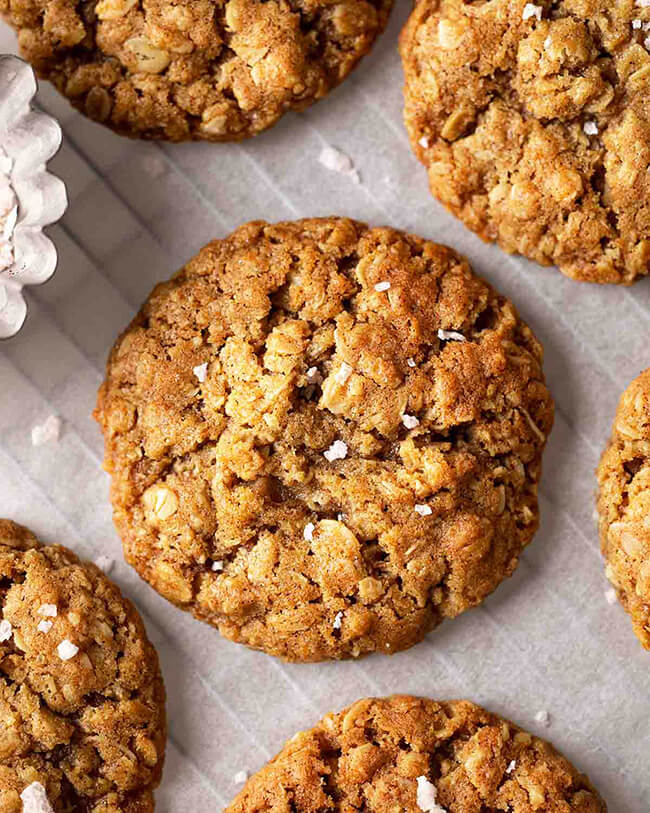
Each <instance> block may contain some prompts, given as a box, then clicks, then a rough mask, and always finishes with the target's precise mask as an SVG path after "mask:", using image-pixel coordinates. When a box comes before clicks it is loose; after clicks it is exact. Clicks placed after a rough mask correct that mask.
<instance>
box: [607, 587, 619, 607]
mask: <svg viewBox="0 0 650 813" xmlns="http://www.w3.org/2000/svg"><path fill="white" fill-rule="evenodd" d="M605 601H606V602H607V603H608V604H616V602H617V601H618V598H617V596H616V590H614V589H613V588H612V589H611V590H605Z"/></svg>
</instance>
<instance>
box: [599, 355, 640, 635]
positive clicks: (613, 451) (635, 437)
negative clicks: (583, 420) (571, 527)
mask: <svg viewBox="0 0 650 813" xmlns="http://www.w3.org/2000/svg"><path fill="white" fill-rule="evenodd" d="M598 484H599V486H600V495H599V499H598V512H599V517H600V539H601V546H602V551H603V554H604V556H605V559H606V560H607V569H606V573H607V578H608V579H609V580H610V581H611V582H612V584H613V585H614V586H615V587H616V590H617V593H618V596H619V598H620V600H621V602H622V604H623V606H624V607H625V609H626V610H627V611H628V613H629V614H630V616H631V617H632V623H633V624H634V631H635V633H636V634H637V636H638V638H639V640H640V641H641V643H642V644H643V646H644V647H645V648H646V649H650V369H648V370H646V371H645V372H644V373H641V375H640V376H639V377H638V378H635V379H634V381H633V382H632V383H631V384H630V386H629V387H628V388H627V389H626V390H625V392H624V393H623V395H622V396H621V400H620V403H619V405H618V411H617V413H616V419H615V421H614V428H613V431H612V438H611V441H610V444H609V447H608V448H607V449H606V450H605V453H604V454H603V456H602V459H601V461H600V466H599V469H598Z"/></svg>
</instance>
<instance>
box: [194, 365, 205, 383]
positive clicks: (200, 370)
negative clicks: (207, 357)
mask: <svg viewBox="0 0 650 813" xmlns="http://www.w3.org/2000/svg"><path fill="white" fill-rule="evenodd" d="M192 372H193V373H194V375H195V376H196V378H197V380H198V381H199V383H200V384H203V382H204V381H205V379H206V376H207V374H208V362H207V361H206V362H205V363H204V364H198V365H197V366H196V367H194V368H193V369H192Z"/></svg>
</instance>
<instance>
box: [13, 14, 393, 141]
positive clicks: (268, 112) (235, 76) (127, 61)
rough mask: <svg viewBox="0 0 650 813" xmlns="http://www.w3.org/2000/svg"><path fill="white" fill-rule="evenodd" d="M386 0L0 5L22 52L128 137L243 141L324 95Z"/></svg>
mask: <svg viewBox="0 0 650 813" xmlns="http://www.w3.org/2000/svg"><path fill="white" fill-rule="evenodd" d="M391 3H392V0H340V1H339V2H336V0H334V1H332V0H290V1H288V0H266V1H265V2H264V0H174V1H173V2H169V0H99V2H84V3H78V2H76V0H0V13H1V14H3V15H4V16H5V18H6V19H7V20H8V21H9V22H10V23H11V24H12V25H13V26H14V27H15V28H16V29H17V31H18V40H19V44H20V48H21V52H22V54H23V56H24V57H25V58H26V59H28V60H29V61H30V62H31V63H32V65H33V66H34V67H35V68H36V70H37V71H38V73H39V75H40V76H41V77H43V78H45V79H49V80H50V81H51V82H53V83H54V85H55V86H56V87H57V89H58V90H59V91H60V92H61V93H63V94H64V95H65V96H66V97H67V98H68V99H69V100H70V101H71V102H72V103H73V104H74V105H75V107H77V108H78V109H80V110H81V111H82V112H84V113H85V114H86V115H88V116H89V117H90V118H92V119H94V120H96V121H99V122H101V123H103V124H106V125H108V126H109V127H112V128H113V129H114V130H116V131H118V132H120V133H122V134H123V135H128V136H135V137H140V138H154V139H167V140H170V141H184V140H188V139H205V140H210V141H229V140H237V139H241V138H246V137H248V136H251V135H255V134H256V133H259V132H261V131H262V130H265V129H266V128H267V127H270V126H271V125H272V124H274V123H275V122H276V121H277V120H278V119H279V118H280V117H281V116H282V115H283V113H285V112H286V111H288V110H303V109H304V108H306V107H307V106H308V105H310V104H311V103H312V102H314V101H316V100H317V99H320V98H322V97H324V96H325V95H326V94H327V93H328V92H329V91H330V90H331V89H332V88H333V87H335V86H336V85H338V84H339V82H341V81H342V80H343V79H344V78H345V77H346V76H347V74H348V73H349V72H350V71H351V70H352V69H353V68H354V66H355V65H356V64H357V62H358V61H359V59H360V58H361V57H362V56H363V55H364V54H366V53H367V52H368V50H369V49H370V47H371V45H372V43H373V42H374V40H375V38H376V37H377V36H378V34H379V33H380V32H381V31H382V29H383V28H384V25H385V23H386V20H387V18H388V13H389V11H390V7H391Z"/></svg>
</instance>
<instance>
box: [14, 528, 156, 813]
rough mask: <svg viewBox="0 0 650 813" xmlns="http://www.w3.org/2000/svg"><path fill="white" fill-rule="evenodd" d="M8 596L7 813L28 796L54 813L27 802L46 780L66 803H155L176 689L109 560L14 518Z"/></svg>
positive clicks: (59, 802) (140, 806)
mask: <svg viewBox="0 0 650 813" xmlns="http://www.w3.org/2000/svg"><path fill="white" fill-rule="evenodd" d="M0 601H1V602H2V622H1V623H0V811H2V813H21V811H22V810H23V801H25V807H24V810H32V811H34V813H36V811H38V812H39V813H44V811H45V810H47V808H45V807H38V806H32V807H29V806H28V801H27V800H28V799H29V798H30V796H31V798H32V799H36V798H38V794H39V793H43V790H42V789H43V788H44V793H46V794H47V799H49V804H50V806H51V808H53V809H54V810H55V811H64V810H65V811H81V810H84V811H89V813H90V811H96V813H99V811H101V813H118V811H119V813H146V812H147V811H152V810H153V809H154V803H153V794H152V790H153V788H154V787H155V786H156V785H157V784H158V782H159V781H160V775H161V771H162V763H163V757H164V751H165V710H164V689H163V683H162V679H161V677H160V671H159V668H158V659H157V657H156V653H155V651H154V649H153V647H152V646H151V644H150V643H149V641H148V640H147V637H146V633H145V630H144V627H143V625H142V621H141V620H140V617H139V616H138V614H137V612H136V611H135V609H134V607H133V605H132V604H131V603H130V602H129V601H127V600H126V599H125V598H123V596H122V595H121V594H120V591H119V590H118V588H117V587H115V585H114V584H112V583H111V582H110V581H109V580H108V579H107V578H106V577H105V576H104V574H103V573H102V572H101V571H100V570H99V569H98V568H97V567H95V566H94V565H92V564H89V563H86V562H80V561H79V559H77V557H76V556H75V555H74V554H73V553H71V552H70V551H69V550H67V549H66V548H63V547H60V546H58V545H48V546H41V545H40V544H39V543H38V541H37V540H36V538H35V537H34V536H33V535H32V534H31V533H30V532H29V531H27V530H26V529H25V528H21V527H20V526H18V525H16V524H14V523H13V522H9V521H8V520H0ZM33 783H38V784H37V785H34V784H33ZM39 785H40V786H41V788H40V789H39ZM27 788H30V790H27V791H26V789H27ZM21 794H24V795H23V800H22V801H21Z"/></svg>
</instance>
